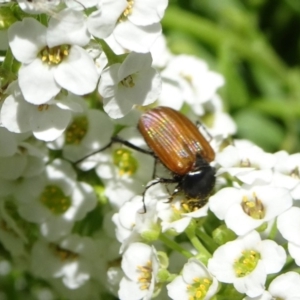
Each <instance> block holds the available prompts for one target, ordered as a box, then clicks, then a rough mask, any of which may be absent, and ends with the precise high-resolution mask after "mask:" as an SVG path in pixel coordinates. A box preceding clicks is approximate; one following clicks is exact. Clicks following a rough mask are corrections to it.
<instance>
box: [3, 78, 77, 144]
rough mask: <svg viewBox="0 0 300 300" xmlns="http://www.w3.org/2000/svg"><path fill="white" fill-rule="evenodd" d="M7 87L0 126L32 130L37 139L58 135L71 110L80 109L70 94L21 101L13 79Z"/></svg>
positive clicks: (62, 130) (21, 98)
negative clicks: (39, 102)
mask: <svg viewBox="0 0 300 300" xmlns="http://www.w3.org/2000/svg"><path fill="white" fill-rule="evenodd" d="M11 91H12V94H11V95H10V96H8V97H7V98H6V99H5V101H4V103H3V105H2V108H1V119H2V123H3V126H4V127H6V128H7V129H8V130H9V131H12V132H16V133H23V132H32V133H33V135H34V136H35V137H36V138H37V139H39V140H43V141H53V140H55V139H56V138H58V137H59V136H60V135H61V134H62V133H63V132H64V130H65V129H66V127H67V125H68V124H69V122H70V120H71V111H72V110H74V111H80V110H81V107H80V106H78V105H77V106H76V104H75V103H74V102H73V99H72V95H69V96H68V97H61V99H60V100H58V99H55V100H50V101H48V102H47V103H46V104H43V105H33V104H31V103H29V102H27V101H25V99H24V97H23V95H22V93H21V90H20V88H19V87H18V85H17V82H13V83H12V84H11Z"/></svg>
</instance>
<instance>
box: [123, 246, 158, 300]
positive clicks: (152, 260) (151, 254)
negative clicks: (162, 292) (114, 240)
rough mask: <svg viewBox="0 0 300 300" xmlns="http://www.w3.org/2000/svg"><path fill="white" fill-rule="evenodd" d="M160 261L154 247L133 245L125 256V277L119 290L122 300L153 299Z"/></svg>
mask: <svg viewBox="0 0 300 300" xmlns="http://www.w3.org/2000/svg"><path fill="white" fill-rule="evenodd" d="M158 268H159V260H158V257H157V254H156V250H155V248H154V247H150V246H148V245H146V244H143V243H132V244H130V245H129V246H128V248H127V250H126V251H125V252H124V254H123V259H122V269H123V271H124V273H125V276H124V277H123V279H122V280H121V283H120V289H119V298H120V300H140V299H142V300H149V299H151V298H152V295H153V292H154V288H155V281H156V275H157V273H158Z"/></svg>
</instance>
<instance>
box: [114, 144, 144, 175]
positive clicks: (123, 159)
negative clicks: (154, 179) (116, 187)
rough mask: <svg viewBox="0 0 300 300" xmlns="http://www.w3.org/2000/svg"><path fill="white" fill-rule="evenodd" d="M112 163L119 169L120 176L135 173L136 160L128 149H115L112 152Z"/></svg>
mask: <svg viewBox="0 0 300 300" xmlns="http://www.w3.org/2000/svg"><path fill="white" fill-rule="evenodd" d="M113 162H114V165H115V166H116V167H117V168H118V169H119V175H120V176H124V175H126V176H131V175H133V174H135V173H136V171H137V168H138V162H137V161H136V159H135V158H134V157H133V156H132V153H131V151H130V150H127V149H116V150H115V151H114V153H113Z"/></svg>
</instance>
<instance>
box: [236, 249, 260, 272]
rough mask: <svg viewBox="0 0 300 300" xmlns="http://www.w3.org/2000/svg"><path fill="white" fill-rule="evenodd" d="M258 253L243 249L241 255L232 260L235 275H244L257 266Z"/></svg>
mask: <svg viewBox="0 0 300 300" xmlns="http://www.w3.org/2000/svg"><path fill="white" fill-rule="evenodd" d="M259 259H260V254H259V253H258V252H256V251H254V250H245V251H243V252H242V256H241V257H240V258H239V259H238V260H236V261H235V262H234V270H235V274H236V276H237V277H245V276H247V275H248V274H250V273H251V272H252V271H253V270H254V269H255V268H256V266H257V263H258V261H259Z"/></svg>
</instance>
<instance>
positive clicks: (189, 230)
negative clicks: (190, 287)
mask: <svg viewBox="0 0 300 300" xmlns="http://www.w3.org/2000/svg"><path fill="white" fill-rule="evenodd" d="M185 233H186V235H187V236H188V238H189V240H190V241H191V243H192V245H193V246H194V247H195V248H196V250H197V251H198V253H199V255H198V256H199V257H200V259H201V261H202V262H203V263H205V264H206V263H207V261H208V259H209V258H211V256H212V255H211V254H210V252H209V251H208V250H207V249H206V248H205V247H204V246H203V245H202V243H201V242H200V241H199V239H198V238H197V236H196V234H195V231H194V230H193V228H187V230H186V231H185Z"/></svg>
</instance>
